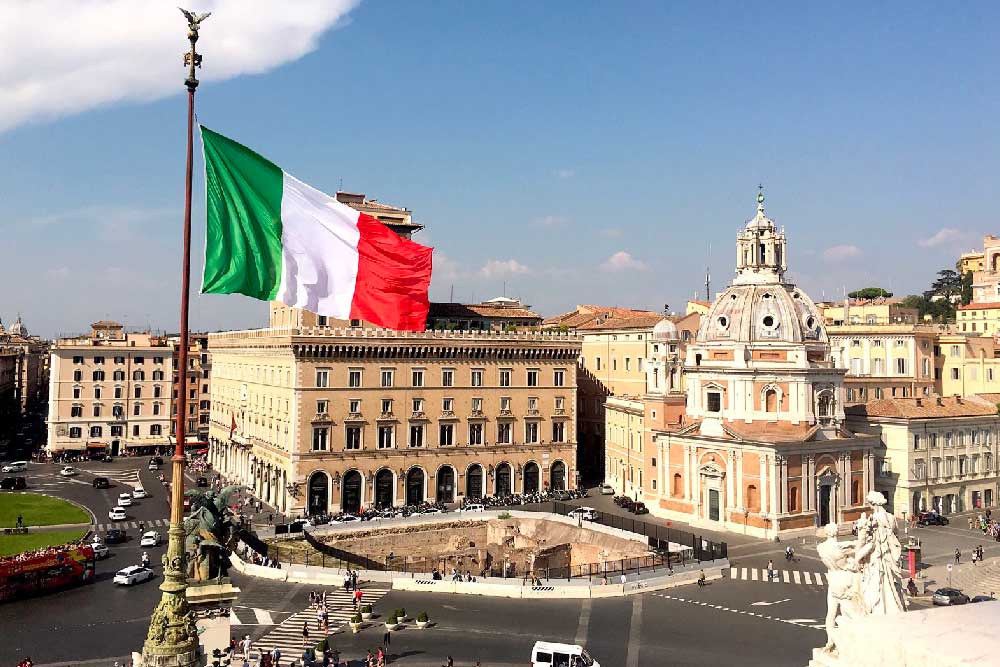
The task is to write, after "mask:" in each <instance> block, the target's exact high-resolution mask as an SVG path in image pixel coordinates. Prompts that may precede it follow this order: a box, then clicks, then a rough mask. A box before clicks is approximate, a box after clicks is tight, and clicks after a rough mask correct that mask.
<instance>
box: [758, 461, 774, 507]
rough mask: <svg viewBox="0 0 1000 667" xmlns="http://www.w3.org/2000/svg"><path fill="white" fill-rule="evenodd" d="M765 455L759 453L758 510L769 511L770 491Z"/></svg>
mask: <svg viewBox="0 0 1000 667" xmlns="http://www.w3.org/2000/svg"><path fill="white" fill-rule="evenodd" d="M767 478H768V476H767V455H765V454H761V456H760V491H759V493H760V511H761V512H762V513H764V512H770V511H771V491H770V485H769V484H768V483H767Z"/></svg>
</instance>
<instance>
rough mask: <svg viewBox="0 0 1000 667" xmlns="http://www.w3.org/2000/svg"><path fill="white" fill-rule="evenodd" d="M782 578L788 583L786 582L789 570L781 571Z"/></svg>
mask: <svg viewBox="0 0 1000 667" xmlns="http://www.w3.org/2000/svg"><path fill="white" fill-rule="evenodd" d="M781 578H782V579H784V580H785V583H786V584H787V583H788V570H784V571H783V572H782V573H781Z"/></svg>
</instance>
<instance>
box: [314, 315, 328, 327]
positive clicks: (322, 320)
mask: <svg viewBox="0 0 1000 667" xmlns="http://www.w3.org/2000/svg"><path fill="white" fill-rule="evenodd" d="M326 318H327V316H326V315H317V316H316V326H318V327H325V326H326Z"/></svg>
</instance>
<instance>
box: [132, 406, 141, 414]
mask: <svg viewBox="0 0 1000 667" xmlns="http://www.w3.org/2000/svg"><path fill="white" fill-rule="evenodd" d="M141 414H142V403H134V404H133V405H132V415H133V416H134V417H138V416H139V415H141Z"/></svg>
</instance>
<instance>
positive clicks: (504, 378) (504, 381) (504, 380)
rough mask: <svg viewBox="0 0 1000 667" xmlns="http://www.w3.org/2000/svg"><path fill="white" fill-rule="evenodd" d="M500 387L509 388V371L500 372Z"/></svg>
mask: <svg viewBox="0 0 1000 667" xmlns="http://www.w3.org/2000/svg"><path fill="white" fill-rule="evenodd" d="M500 386H501V387H509V386H510V370H509V369H503V370H501V371H500Z"/></svg>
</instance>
